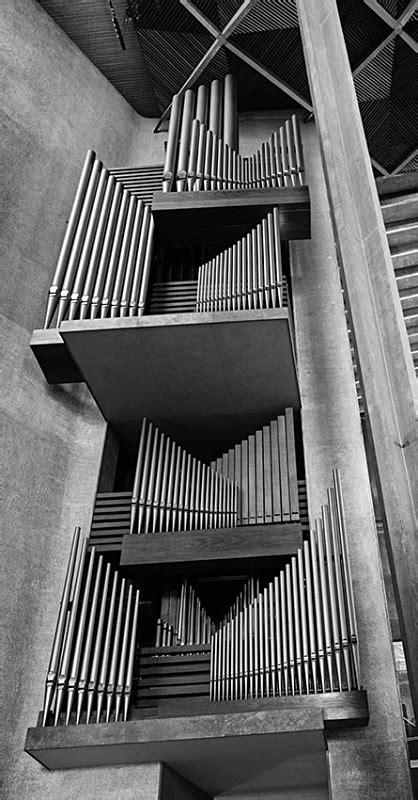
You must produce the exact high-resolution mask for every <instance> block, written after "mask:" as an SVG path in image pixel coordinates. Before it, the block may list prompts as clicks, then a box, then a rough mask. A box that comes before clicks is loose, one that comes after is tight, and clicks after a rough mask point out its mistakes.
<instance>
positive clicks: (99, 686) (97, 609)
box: [42, 528, 139, 726]
mask: <svg viewBox="0 0 418 800" xmlns="http://www.w3.org/2000/svg"><path fill="white" fill-rule="evenodd" d="M86 548H87V540H86V539H83V540H82V539H81V538H80V529H79V528H76V529H75V532H74V537H73V542H72V546H71V552H70V558H69V564H68V568H67V573H66V577H65V581H64V588H63V593H62V599H61V605H60V611H59V614H58V621H57V627H56V631H55V635H54V641H53V646H52V653H51V659H50V663H49V667H48V673H47V679H46V688H45V698H44V707H43V710H42V724H43V725H44V726H45V725H48V724H51V717H53V720H54V722H53V724H55V725H57V724H65V725H69V724H72V723H75V724H77V725H78V724H79V723H80V722H83V721H85V722H86V723H89V722H90V721H91V719H92V711H93V707H94V701H95V700H96V707H97V717H96V719H97V722H99V721H100V719H101V711H102V706H103V701H104V698H105V697H106V713H105V718H106V721H109V719H110V716H111V713H112V708H113V706H114V705H115V720H116V721H117V720H118V719H119V717H121V716H122V717H123V719H124V720H126V719H127V716H128V713H129V704H130V698H131V693H132V675H133V664H134V654H135V647H136V641H137V623H138V612H139V591H138V590H134V588H133V586H132V585H131V584H130V585H129V586H128V587H127V586H126V581H125V580H122V581H120V579H119V575H118V572H117V571H116V570H113V568H112V567H111V565H110V564H107V566H106V570H105V573H104V577H103V556H99V557H97V555H96V552H95V548H94V547H93V548H92V549H91V550H90V554H89V557H88V559H87V558H86V554H87V549H86ZM112 573H113V582H112V590H111V593H110V594H109V586H110V579H111V575H112ZM116 608H117V612H116V614H115V609H116ZM105 619H106V621H107V626H106V635H105V637H103V632H104V626H105ZM75 699H76V710H75V713H73V705H74V700H75Z"/></svg>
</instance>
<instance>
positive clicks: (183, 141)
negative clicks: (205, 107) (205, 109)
mask: <svg viewBox="0 0 418 800" xmlns="http://www.w3.org/2000/svg"><path fill="white" fill-rule="evenodd" d="M194 103H195V94H194V91H193V89H187V91H186V92H185V94H184V103H183V111H182V119H181V131H180V143H179V152H178V156H177V180H176V189H177V191H178V192H182V191H183V189H184V188H185V186H186V179H187V166H188V159H189V145H190V134H191V127H192V119H193V111H194Z"/></svg>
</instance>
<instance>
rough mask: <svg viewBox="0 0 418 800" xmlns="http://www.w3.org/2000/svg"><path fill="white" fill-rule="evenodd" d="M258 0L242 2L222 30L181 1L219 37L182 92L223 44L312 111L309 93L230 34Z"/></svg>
mask: <svg viewBox="0 0 418 800" xmlns="http://www.w3.org/2000/svg"><path fill="white" fill-rule="evenodd" d="M257 2H258V0H244V2H243V3H242V5H241V6H240V7H239V8H238V10H237V11H236V12H235V14H234V16H233V17H232V18H231V19H230V20H229V22H227V24H226V25H225V27H224V28H223V30H222V31H220V30H219V28H217V26H216V25H215V24H214V23H213V22H212V21H211V20H210V19H208V18H207V17H206V16H205V14H203V13H202V12H201V11H200V9H198V8H197V7H196V6H195V5H194V3H193V2H192V0H180V3H181V4H182V5H183V6H184V8H186V9H187V11H189V12H190V14H192V15H193V16H194V17H195V19H197V20H198V21H199V22H200V23H201V25H203V27H204V28H205V29H206V31H207V32H208V33H210V34H212V36H214V37H215V41H214V42H213V44H212V45H211V47H210V48H209V50H208V51H207V52H206V53H205V55H204V56H203V58H202V60H201V61H200V62H199V64H198V65H197V67H195V69H194V70H193V72H192V74H191V75H189V77H188V78H187V80H186V81H185V82H184V84H183V86H182V87H181V88H180V89H179V91H178V94H180V95H183V94H184V92H185V91H186V89H189V88H190V87H191V86H192V85H193V84H194V82H195V81H196V78H198V77H199V75H201V74H202V72H203V71H204V69H206V67H207V65H208V64H209V63H210V61H211V60H212V58H213V57H214V56H215V55H216V53H217V52H218V50H220V48H221V47H226V48H227V49H228V50H229V51H230V52H231V53H234V55H236V56H237V57H238V58H240V59H241V61H244V62H245V63H246V64H248V66H250V67H252V69H254V70H255V71H256V72H258V73H259V74H260V75H262V76H263V78H266V80H268V81H269V82H270V83H272V84H273V86H276V87H277V88H278V89H280V90H281V91H282V92H283V93H284V94H287V95H288V97H291V98H292V100H296V102H297V103H299V104H300V105H301V106H302V107H303V108H305V109H306V110H307V111H310V112H311V111H312V110H313V109H312V105H311V103H309V101H308V100H306V98H305V97H303V95H301V94H300V93H299V92H297V91H296V89H292V87H291V86H289V84H288V83H286V82H285V81H283V80H282V79H281V78H279V77H278V76H277V75H275V73H274V72H272V71H271V70H269V69H267V67H265V66H263V64H261V63H260V62H259V61H257V60H256V59H255V58H253V57H252V56H250V55H249V54H248V53H246V52H245V50H243V49H242V48H241V47H238V46H237V45H235V44H232V42H230V41H229V38H228V37H229V36H230V35H231V34H232V33H233V31H234V30H235V29H236V28H237V27H238V25H240V23H241V22H242V20H243V19H244V18H245V17H246V16H247V14H248V13H249V11H251V9H252V8H254V6H255V5H256V4H257ZM170 110H171V103H170V105H169V106H167V108H166V109H165V110H164V111H163V113H162V115H161V117H160V119H159V121H158V123H157V125H156V127H155V130H154V132H155V133H157V132H158V130H159V128H160V125H161V123H162V122H164V120H166V119H167V117H168V116H169V114H170Z"/></svg>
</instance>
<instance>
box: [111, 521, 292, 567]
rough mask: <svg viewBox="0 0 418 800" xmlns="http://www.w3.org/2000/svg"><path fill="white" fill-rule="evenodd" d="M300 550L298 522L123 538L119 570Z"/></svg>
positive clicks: (241, 558)
mask: <svg viewBox="0 0 418 800" xmlns="http://www.w3.org/2000/svg"><path fill="white" fill-rule="evenodd" d="M301 546H302V524H301V523H300V522H289V523H273V524H270V525H240V526H238V527H236V528H217V529H214V530H209V531H201V530H196V531H184V532H180V533H144V534H132V535H130V534H125V535H124V536H123V539H122V552H121V561H120V563H121V566H137V565H138V566H140V565H142V566H147V567H151V566H153V565H154V566H158V567H159V568H162V567H163V566H166V565H167V566H168V565H170V566H171V565H175V564H180V565H181V566H182V567H184V565H188V564H189V565H193V564H194V565H196V567H197V566H198V565H199V564H202V563H204V562H216V563H217V564H226V563H227V562H229V561H230V562H234V563H235V564H236V565H238V562H242V561H243V560H247V559H252V560H254V559H255V560H257V562H258V561H259V560H260V559H261V560H262V559H264V558H271V557H274V556H277V557H281V556H285V555H293V554H294V553H296V552H297V550H298V549H299V548H300V547H301Z"/></svg>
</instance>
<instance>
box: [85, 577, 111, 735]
mask: <svg viewBox="0 0 418 800" xmlns="http://www.w3.org/2000/svg"><path fill="white" fill-rule="evenodd" d="M109 580H110V564H109V563H108V564H107V566H106V572H105V577H104V583H103V588H102V599H101V602H100V611H99V620H98V623H97V628H96V633H95V640H94V650H93V658H92V663H91V667H90V676H89V682H88V684H87V712H86V723H87V724H88V723H89V722H90V717H91V712H92V708H93V700H94V696H95V693H96V688H97V676H98V671H99V658H100V653H101V648H102V638H103V627H104V621H105V613H106V611H107V599H108V597H107V595H108V590H109Z"/></svg>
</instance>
